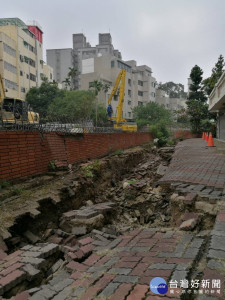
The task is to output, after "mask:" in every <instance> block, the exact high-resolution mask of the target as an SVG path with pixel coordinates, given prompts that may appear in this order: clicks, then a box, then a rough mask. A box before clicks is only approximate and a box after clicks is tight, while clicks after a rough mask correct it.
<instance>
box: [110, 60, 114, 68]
mask: <svg viewBox="0 0 225 300" xmlns="http://www.w3.org/2000/svg"><path fill="white" fill-rule="evenodd" d="M114 66H115V61H114V60H111V68H114Z"/></svg>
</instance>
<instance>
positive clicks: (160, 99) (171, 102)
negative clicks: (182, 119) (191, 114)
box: [155, 89, 187, 113]
mask: <svg viewBox="0 0 225 300" xmlns="http://www.w3.org/2000/svg"><path fill="white" fill-rule="evenodd" d="M186 101H187V99H185V98H170V97H168V96H167V95H166V92H165V91H163V90H160V89H157V90H156V98H155V102H156V103H158V104H160V105H163V106H164V107H165V108H166V109H168V110H170V111H171V112H172V113H174V112H176V111H179V110H182V109H186V108H187V104H186Z"/></svg>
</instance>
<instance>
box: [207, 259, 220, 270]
mask: <svg viewBox="0 0 225 300" xmlns="http://www.w3.org/2000/svg"><path fill="white" fill-rule="evenodd" d="M207 267H208V268H209V269H213V270H219V269H224V264H223V263H222V262H220V261H218V260H215V259H210V260H209V261H208V264H207Z"/></svg>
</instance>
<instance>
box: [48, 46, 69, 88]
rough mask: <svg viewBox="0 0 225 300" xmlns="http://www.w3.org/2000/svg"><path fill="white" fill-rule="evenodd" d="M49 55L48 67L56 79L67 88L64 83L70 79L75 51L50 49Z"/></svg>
mask: <svg viewBox="0 0 225 300" xmlns="http://www.w3.org/2000/svg"><path fill="white" fill-rule="evenodd" d="M46 53H47V65H49V66H50V67H51V68H52V70H53V73H54V79H55V81H56V82H58V83H59V84H62V86H63V87H65V84H64V83H63V81H64V80H65V79H66V78H67V77H68V73H69V71H70V69H69V68H73V49H72V48H65V49H49V50H47V51H46Z"/></svg>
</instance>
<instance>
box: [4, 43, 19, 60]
mask: <svg viewBox="0 0 225 300" xmlns="http://www.w3.org/2000/svg"><path fill="white" fill-rule="evenodd" d="M3 49H4V51H5V52H6V53H8V54H9V55H11V56H13V57H16V50H14V49H13V48H12V47H10V46H9V45H7V44H5V43H3Z"/></svg>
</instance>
